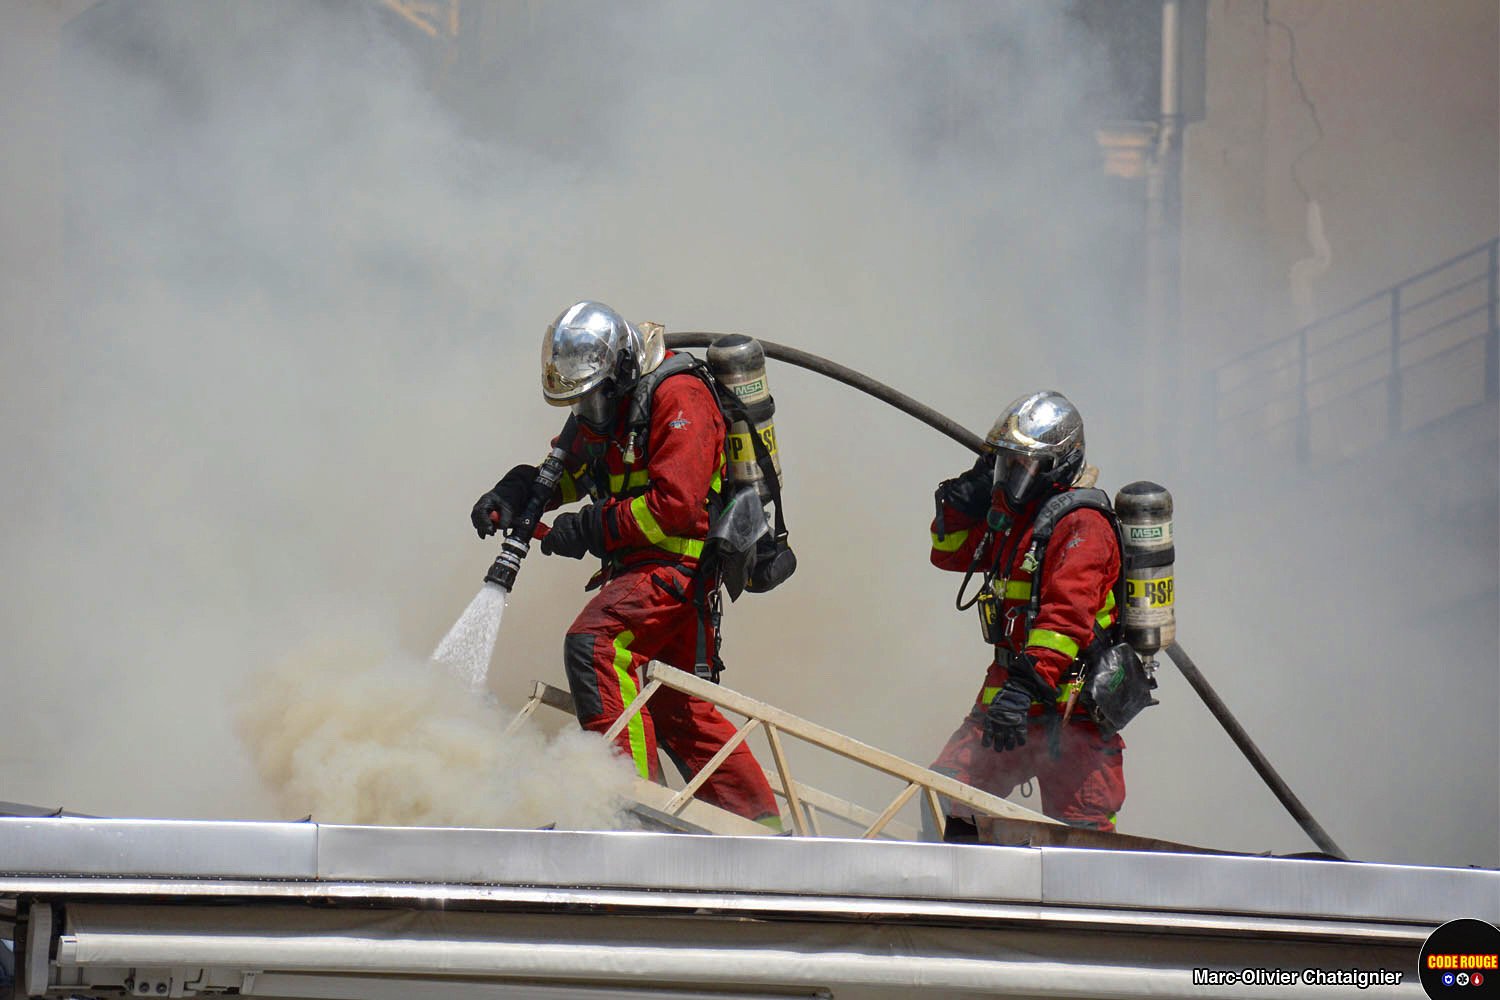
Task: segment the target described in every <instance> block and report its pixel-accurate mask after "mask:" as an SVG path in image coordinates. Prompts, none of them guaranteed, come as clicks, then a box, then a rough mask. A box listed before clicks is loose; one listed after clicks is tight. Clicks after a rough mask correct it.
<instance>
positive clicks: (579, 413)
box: [569, 379, 619, 434]
mask: <svg viewBox="0 0 1500 1000" xmlns="http://www.w3.org/2000/svg"><path fill="white" fill-rule="evenodd" d="M617 403H618V401H617V400H616V399H615V392H614V383H613V382H612V381H611V380H608V379H606V380H605V381H604V383H603V384H601V385H600V386H599V387H598V388H597V389H594V390H593V391H592V392H588V393H585V394H584V395H582V396H580V397H579V398H578V399H575V400H573V402H572V403H570V404H569V406H570V408H571V409H572V411H573V415H574V416H576V417H577V418H578V419H579V420H581V421H582V422H583V423H584V425H585V426H587V427H588V428H589V429H590V430H592V431H595V432H597V433H599V434H604V433H606V432H608V431H609V429H610V426H611V425H612V424H614V422H615V412H616V411H617V410H618V409H619V407H618V406H617Z"/></svg>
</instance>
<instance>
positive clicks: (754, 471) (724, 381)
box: [708, 334, 782, 503]
mask: <svg viewBox="0 0 1500 1000" xmlns="http://www.w3.org/2000/svg"><path fill="white" fill-rule="evenodd" d="M708 367H709V368H710V369H712V371H713V373H714V378H715V379H717V380H718V381H719V383H720V384H721V385H723V386H724V387H725V388H726V389H728V390H729V391H730V392H732V393H734V395H735V397H736V398H737V399H738V400H739V401H740V405H742V406H744V408H745V413H746V415H747V416H749V418H750V422H749V424H746V423H745V421H743V420H736V421H735V422H734V423H733V425H731V426H730V428H729V443H728V449H729V453H728V455H727V456H725V457H726V460H727V462H728V466H729V469H728V472H729V481H730V482H731V483H734V484H735V485H737V486H754V487H755V489H756V492H757V493H759V494H760V499H761V502H762V503H770V502H771V501H772V500H773V499H775V496H774V494H773V492H772V489H771V485H770V484H769V483H767V482H766V481H765V473H764V472H763V471H762V470H761V467H760V465H759V463H757V461H756V456H755V445H754V442H753V441H752V440H751V438H750V435H751V434H754V435H755V436H756V437H758V438H760V440H761V441H762V442H763V443H764V444H765V450H766V451H767V452H768V453H769V454H770V457H771V465H772V467H773V468H774V469H775V471H776V485H777V489H778V490H779V488H780V486H781V482H782V480H781V457H780V456H779V455H778V454H777V452H776V423H775V421H774V420H773V417H775V415H776V401H775V400H774V399H772V398H771V388H770V384H769V383H768V382H767V381H766V352H765V350H764V349H763V348H762V347H761V346H760V341H758V340H756V339H755V338H754V337H746V336H744V335H742V334H732V335H730V336H728V337H720V338H719V339H718V340H716V341H714V343H713V346H712V347H710V348H709V349H708Z"/></svg>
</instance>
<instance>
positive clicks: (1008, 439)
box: [985, 390, 1083, 511]
mask: <svg viewBox="0 0 1500 1000" xmlns="http://www.w3.org/2000/svg"><path fill="white" fill-rule="evenodd" d="M985 442H986V443H987V444H989V445H990V447H992V448H994V449H995V479H994V489H995V491H996V492H1003V494H1004V496H1005V503H1006V505H1007V506H1009V507H1010V509H1011V510H1014V511H1019V510H1020V509H1021V507H1022V506H1024V505H1025V504H1028V503H1030V502H1031V501H1033V500H1035V499H1037V498H1038V497H1040V496H1042V495H1043V494H1044V493H1047V492H1050V491H1051V490H1055V489H1062V488H1066V487H1067V486H1068V485H1069V484H1071V483H1072V482H1073V480H1074V478H1075V477H1076V476H1077V475H1078V473H1079V471H1080V470H1081V469H1082V468H1083V417H1081V416H1080V415H1079V413H1078V408H1077V407H1076V406H1074V405H1073V404H1072V403H1071V402H1069V401H1068V398H1067V397H1066V396H1064V395H1063V394H1062V393H1060V392H1052V391H1050V390H1047V391H1043V392H1034V393H1032V394H1030V395H1029V396H1022V397H1021V398H1020V399H1018V400H1016V401H1015V402H1013V403H1011V404H1010V405H1009V406H1007V407H1006V408H1005V410H1004V411H1003V412H1001V414H1000V419H998V420H996V421H995V426H994V427H991V428H990V433H989V435H988V436H987V437H986V438H985Z"/></svg>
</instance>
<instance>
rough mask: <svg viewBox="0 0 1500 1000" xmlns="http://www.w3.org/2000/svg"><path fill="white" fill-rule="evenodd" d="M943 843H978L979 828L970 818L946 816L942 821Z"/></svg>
mask: <svg viewBox="0 0 1500 1000" xmlns="http://www.w3.org/2000/svg"><path fill="white" fill-rule="evenodd" d="M943 843H945V844H977V843H979V828H978V827H977V826H975V825H974V822H973V821H972V820H967V819H964V818H963V817H961V816H946V817H944V823H943Z"/></svg>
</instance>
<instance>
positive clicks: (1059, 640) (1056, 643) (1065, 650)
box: [1026, 628, 1078, 660]
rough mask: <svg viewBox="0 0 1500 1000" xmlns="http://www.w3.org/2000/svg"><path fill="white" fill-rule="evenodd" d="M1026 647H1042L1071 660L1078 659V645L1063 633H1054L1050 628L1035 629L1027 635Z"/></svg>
mask: <svg viewBox="0 0 1500 1000" xmlns="http://www.w3.org/2000/svg"><path fill="white" fill-rule="evenodd" d="M1026 645H1028V646H1041V647H1042V648H1043V649H1055V650H1057V652H1059V653H1061V654H1063V655H1064V656H1066V657H1067V658H1068V659H1070V660H1076V659H1077V658H1078V643H1076V642H1074V641H1073V640H1072V639H1069V638H1068V637H1067V636H1065V635H1063V634H1062V633H1061V632H1054V631H1052V630H1051V629H1050V628H1034V629H1032V630H1031V631H1030V632H1029V633H1027V635H1026Z"/></svg>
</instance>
